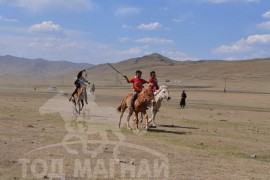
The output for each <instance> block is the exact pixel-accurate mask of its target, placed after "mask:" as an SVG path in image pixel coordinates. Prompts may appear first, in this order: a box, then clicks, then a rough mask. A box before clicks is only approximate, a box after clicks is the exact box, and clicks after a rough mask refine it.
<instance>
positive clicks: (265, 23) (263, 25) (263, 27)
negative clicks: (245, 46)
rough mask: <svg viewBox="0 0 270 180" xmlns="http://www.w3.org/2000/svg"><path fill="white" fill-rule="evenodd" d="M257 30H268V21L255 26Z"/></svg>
mask: <svg viewBox="0 0 270 180" xmlns="http://www.w3.org/2000/svg"><path fill="white" fill-rule="evenodd" d="M257 27H258V28H262V29H270V21H266V22H262V23H260V24H257Z"/></svg>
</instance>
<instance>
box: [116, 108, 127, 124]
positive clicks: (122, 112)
mask: <svg viewBox="0 0 270 180" xmlns="http://www.w3.org/2000/svg"><path fill="white" fill-rule="evenodd" d="M125 110H126V107H124V108H123V109H122V110H121V114H120V118H119V123H118V128H119V129H120V127H121V120H122V117H123V115H124V112H125Z"/></svg>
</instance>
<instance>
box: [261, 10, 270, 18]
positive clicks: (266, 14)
mask: <svg viewBox="0 0 270 180" xmlns="http://www.w3.org/2000/svg"><path fill="white" fill-rule="evenodd" d="M262 17H264V18H267V19H270V11H267V12H265V13H264V14H263V15H262Z"/></svg>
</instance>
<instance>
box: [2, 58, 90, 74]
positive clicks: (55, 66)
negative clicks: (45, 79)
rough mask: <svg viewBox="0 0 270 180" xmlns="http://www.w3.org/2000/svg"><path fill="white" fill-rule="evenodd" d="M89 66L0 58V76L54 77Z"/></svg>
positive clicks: (40, 60) (41, 60) (63, 62)
mask: <svg viewBox="0 0 270 180" xmlns="http://www.w3.org/2000/svg"><path fill="white" fill-rule="evenodd" d="M91 66H92V65H91V64H86V63H72V62H68V61H48V60H44V59H27V58H20V57H14V56H10V55H7V56H0V75H4V74H5V75H12V76H37V77H41V76H56V75H60V74H65V73H68V72H72V71H74V70H76V71H77V70H80V69H84V68H85V67H91Z"/></svg>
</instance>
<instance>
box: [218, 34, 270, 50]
mask: <svg viewBox="0 0 270 180" xmlns="http://www.w3.org/2000/svg"><path fill="white" fill-rule="evenodd" d="M264 46H265V47H267V46H270V34H263V35H258V34H256V35H251V36H249V37H247V38H246V39H241V40H239V41H237V42H236V43H234V44H232V45H222V46H220V47H218V48H216V49H214V50H213V52H214V53H217V54H237V53H245V52H254V51H256V49H258V48H259V49H262V48H263V47H264Z"/></svg>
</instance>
